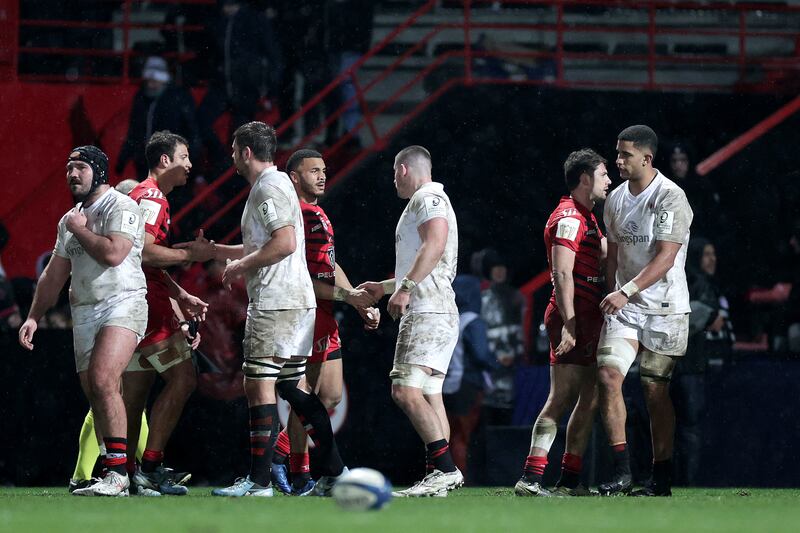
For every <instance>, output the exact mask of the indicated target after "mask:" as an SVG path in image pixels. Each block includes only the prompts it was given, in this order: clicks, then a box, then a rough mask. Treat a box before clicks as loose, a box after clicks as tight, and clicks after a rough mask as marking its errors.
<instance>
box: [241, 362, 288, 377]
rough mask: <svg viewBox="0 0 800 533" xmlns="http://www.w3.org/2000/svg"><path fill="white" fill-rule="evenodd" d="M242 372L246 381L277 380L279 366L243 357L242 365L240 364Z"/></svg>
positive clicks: (279, 371) (279, 370)
mask: <svg viewBox="0 0 800 533" xmlns="http://www.w3.org/2000/svg"><path fill="white" fill-rule="evenodd" d="M242 372H243V373H244V377H246V378H247V379H258V380H267V379H278V376H279V375H280V373H281V365H280V364H276V363H273V362H272V361H270V360H267V359H254V358H250V357H245V359H244V363H242Z"/></svg>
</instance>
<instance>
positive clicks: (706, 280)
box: [671, 237, 734, 485]
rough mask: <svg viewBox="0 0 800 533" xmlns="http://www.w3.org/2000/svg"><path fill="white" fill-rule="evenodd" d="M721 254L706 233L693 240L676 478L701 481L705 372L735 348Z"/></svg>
mask: <svg viewBox="0 0 800 533" xmlns="http://www.w3.org/2000/svg"><path fill="white" fill-rule="evenodd" d="M716 271H717V256H716V250H715V248H714V245H713V244H712V243H711V242H710V241H709V240H707V239H704V238H703V237H694V238H692V240H691V241H690V242H689V249H688V252H687V258H686V274H687V281H688V285H689V297H690V305H691V307H692V312H691V314H690V315H689V346H688V349H687V350H686V355H685V356H683V357H682V358H680V360H679V362H678V364H677V365H676V368H675V373H674V374H673V378H672V386H671V395H672V399H673V402H674V403H675V419H676V429H675V466H674V468H675V481H676V483H677V484H683V485H695V484H697V482H698V473H699V471H700V459H701V451H702V440H703V432H702V429H703V427H702V418H703V415H704V413H705V407H706V382H705V371H706V365H707V364H708V359H709V357H724V356H725V355H726V354H728V353H730V350H731V347H732V346H733V341H734V337H733V328H732V326H731V322H730V315H729V309H728V301H727V299H726V298H725V296H724V295H723V294H722V291H721V289H720V287H719V284H718V282H717V281H716V279H715V277H714V276H715V274H716Z"/></svg>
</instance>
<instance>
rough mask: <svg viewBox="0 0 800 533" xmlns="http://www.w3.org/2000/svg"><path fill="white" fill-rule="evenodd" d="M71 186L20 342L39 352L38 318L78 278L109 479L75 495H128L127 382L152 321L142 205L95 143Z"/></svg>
mask: <svg viewBox="0 0 800 533" xmlns="http://www.w3.org/2000/svg"><path fill="white" fill-rule="evenodd" d="M67 185H68V186H69V188H70V191H71V192H72V195H73V197H74V198H75V200H76V203H77V205H76V206H75V207H74V208H73V209H71V210H70V211H69V212H67V214H65V215H64V216H63V217H62V218H61V221H60V222H59V223H58V236H57V238H56V245H55V249H54V250H53V255H52V257H51V259H50V262H49V263H48V264H47V267H46V268H45V269H44V272H42V275H41V277H40V278H39V283H38V284H37V286H36V293H35V294H34V297H33V304H32V305H31V310H30V312H29V313H28V319H27V320H26V321H25V323H24V324H23V325H22V327H21V328H20V330H19V342H20V344H21V345H22V346H24V347H25V348H27V349H29V350H32V349H33V344H32V341H33V335H34V333H35V332H36V327H37V324H38V322H39V319H40V318H41V317H42V315H44V313H45V312H46V311H47V310H48V309H49V308H50V307H52V306H53V304H54V303H55V302H56V299H57V298H58V294H59V293H60V292H61V288H62V287H63V286H64V283H66V281H67V278H69V277H70V275H71V276H72V282H71V284H70V307H71V310H72V321H73V336H74V348H75V366H76V368H77V371H78V376H79V378H80V382H81V387H82V388H83V391H84V393H85V394H86V397H87V399H88V400H89V404H90V405H91V408H92V412H93V413H94V418H95V420H96V423H97V426H98V428H99V429H100V433H101V434H102V435H103V443H104V444H105V450H106V454H105V457H104V459H103V466H104V467H105V469H106V475H105V477H104V478H103V479H102V480H100V481H99V482H97V483H94V484H92V485H90V486H87V487H84V488H80V489H76V490H75V491H73V493H72V494H74V495H77V496H127V495H128V487H129V485H130V480H129V479H128V474H127V472H126V470H125V463H126V448H127V438H126V433H127V418H126V415H125V405H124V403H123V401H122V394H121V393H120V381H121V377H122V372H123V371H124V370H125V367H127V366H128V362H129V361H130V360H131V356H132V355H133V351H134V350H135V349H136V345H137V344H138V343H139V341H140V340H141V339H142V336H143V335H144V331H145V327H146V326H147V300H146V299H145V294H146V293H147V286H146V283H145V279H144V273H143V272H142V247H143V246H144V219H143V218H142V216H141V214H140V211H139V206H138V205H136V202H134V201H133V200H131V199H130V198H128V197H127V196H125V195H124V194H122V193H119V192H117V191H116V190H114V189H113V188H112V187H111V186H110V185H109V184H108V157H107V156H106V154H104V153H103V152H102V151H101V150H100V149H99V148H97V147H95V146H79V147H77V148H75V149H73V150H72V152H71V153H70V154H69V158H68V160H67Z"/></svg>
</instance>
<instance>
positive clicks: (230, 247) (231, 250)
mask: <svg viewBox="0 0 800 533" xmlns="http://www.w3.org/2000/svg"><path fill="white" fill-rule="evenodd" d="M183 244H187V243H182V244H176V245H175V246H174V247H175V248H178V247H182V246H183ZM215 247H216V256H214V259H216V260H218V261H227V260H228V259H230V260H231V261H233V260H234V259H241V258H242V257H244V246H243V245H241V244H216V243H215Z"/></svg>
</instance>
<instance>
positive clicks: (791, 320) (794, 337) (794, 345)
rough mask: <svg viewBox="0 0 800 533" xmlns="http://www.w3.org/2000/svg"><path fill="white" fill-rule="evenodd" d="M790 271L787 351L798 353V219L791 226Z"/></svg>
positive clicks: (799, 296) (799, 236) (799, 244)
mask: <svg viewBox="0 0 800 533" xmlns="http://www.w3.org/2000/svg"><path fill="white" fill-rule="evenodd" d="M789 247H790V250H791V259H790V260H789V265H790V268H791V269H792V270H791V271H792V278H793V279H792V290H791V292H790V293H789V301H788V309H787V311H788V313H787V323H788V325H789V328H788V332H787V337H788V341H789V351H791V352H793V353H800V218H798V219H796V220H795V221H794V224H792V235H791V237H789Z"/></svg>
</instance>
